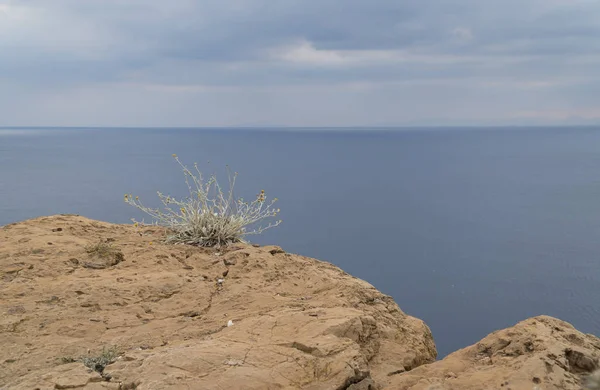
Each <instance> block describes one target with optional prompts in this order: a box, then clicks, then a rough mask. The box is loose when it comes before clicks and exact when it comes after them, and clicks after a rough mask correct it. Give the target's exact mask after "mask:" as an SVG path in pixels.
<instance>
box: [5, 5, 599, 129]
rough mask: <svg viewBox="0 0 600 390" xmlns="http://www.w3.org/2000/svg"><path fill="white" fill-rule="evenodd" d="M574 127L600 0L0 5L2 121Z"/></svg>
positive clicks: (595, 50)
mask: <svg viewBox="0 0 600 390" xmlns="http://www.w3.org/2000/svg"><path fill="white" fill-rule="evenodd" d="M573 124H600V1H597V0H411V1H407V0H404V1H403V0H302V1H301V0H270V1H267V0H227V1H224V0H196V1H191V0H168V1H166V0H160V1H159V0H51V1H50V0H0V126H138V127H146V126H156V127H169V126H184V127H195V126H275V127H276V126H443V125H451V126H461V125H471V126H477V125H487V126H495V125H573Z"/></svg>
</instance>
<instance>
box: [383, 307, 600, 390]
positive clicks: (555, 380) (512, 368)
mask: <svg viewBox="0 0 600 390" xmlns="http://www.w3.org/2000/svg"><path fill="white" fill-rule="evenodd" d="M599 358H600V339H598V338H597V337H596V336H592V335H586V334H583V333H581V332H579V331H577V330H576V329H575V328H573V326H571V325H570V324H568V323H566V322H564V321H561V320H557V319H555V318H552V317H547V316H540V317H534V318H530V319H528V320H525V321H523V322H520V323H518V324H517V325H515V326H514V327H512V328H508V329H504V330H501V331H497V332H494V333H492V334H490V335H489V336H487V337H486V338H484V339H483V340H481V341H480V342H479V343H477V344H475V345H473V346H470V347H467V348H464V349H462V350H460V351H457V352H454V353H453V354H450V355H448V356H447V357H446V358H445V359H443V360H441V361H438V362H435V363H432V364H426V365H423V366H421V367H419V368H416V369H414V370H412V371H410V372H407V373H404V374H399V375H395V376H393V377H392V379H391V381H390V383H389V384H388V386H387V387H386V388H389V389H403V390H404V389H406V390H442V389H444V390H458V389H460V390H482V389H504V390H508V389H512V390H522V389H523V390H533V389H539V390H549V389H561V390H575V389H577V390H580V389H581V388H582V377H584V376H586V375H588V374H590V373H591V372H592V371H593V370H595V369H596V368H597V367H598V361H599Z"/></svg>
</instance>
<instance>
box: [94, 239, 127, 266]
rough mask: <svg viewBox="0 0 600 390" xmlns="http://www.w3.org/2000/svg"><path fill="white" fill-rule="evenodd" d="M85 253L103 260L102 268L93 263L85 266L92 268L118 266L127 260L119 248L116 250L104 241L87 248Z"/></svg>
mask: <svg viewBox="0 0 600 390" xmlns="http://www.w3.org/2000/svg"><path fill="white" fill-rule="evenodd" d="M85 251H86V252H87V254H88V255H90V256H91V257H96V258H99V259H102V260H103V265H102V266H98V265H97V264H96V265H93V264H91V263H86V265H84V266H89V267H91V268H106V267H107V266H113V265H117V264H119V263H120V262H122V261H124V260H125V256H124V255H123V252H121V251H120V250H119V249H117V248H114V247H113V246H112V245H111V244H110V243H108V242H104V241H102V240H100V241H98V243H96V244H93V245H88V246H86V247H85ZM90 264H91V265H90Z"/></svg>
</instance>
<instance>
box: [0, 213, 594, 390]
mask: <svg viewBox="0 0 600 390" xmlns="http://www.w3.org/2000/svg"><path fill="white" fill-rule="evenodd" d="M162 235H163V232H162V231H161V229H160V228H156V227H153V228H147V227H144V228H136V227H134V226H125V225H113V224H108V223H103V222H98V221H93V220H90V219H86V218H83V217H80V216H74V215H69V216H67V215H61V216H53V217H43V218H37V219H34V220H29V221H25V222H21V223H17V224H12V225H8V226H5V227H3V228H1V229H0V313H1V317H0V389H40V390H41V389H88V390H89V389H123V390H124V389H300V388H301V389H350V390H360V389H380V388H387V389H484V388H485V389H487V388H490V389H492V388H493V389H496V388H498V389H509V388H510V389H513V390H514V389H533V388H535V386H537V387H538V388H539V389H576V388H580V384H581V377H582V375H584V374H586V373H589V372H590V371H592V370H593V369H595V368H596V365H597V362H598V359H599V357H600V354H599V352H600V341H599V340H598V339H597V338H596V337H594V336H591V335H584V334H582V333H580V332H578V331H577V330H575V329H574V328H572V327H571V326H570V325H569V324H567V323H564V322H562V321H559V320H555V319H552V318H549V317H538V318H534V319H530V320H527V321H525V322H523V323H520V324H518V325H517V326H515V327H514V328H510V329H507V330H504V331H500V332H496V333H494V334H492V335H490V336H488V337H487V338H486V339H484V340H482V341H481V342H480V343H478V344H476V345H475V346H472V347H469V348H466V349H464V350H461V351H458V352H456V353H454V354H452V355H450V356H448V357H447V358H446V359H444V360H442V361H438V362H434V361H435V358H436V350H435V345H434V342H433V338H432V336H431V332H430V331H429V328H428V327H427V326H426V325H425V324H424V323H423V322H422V321H421V320H418V319H416V318H413V317H410V316H408V315H406V314H404V313H403V312H402V311H401V310H400V308H398V306H397V305H396V303H395V302H394V301H393V300H392V299H391V298H390V297H388V296H386V295H383V294H381V293H380V292H378V291H377V290H376V289H375V288H373V286H371V285H370V284H368V283H366V282H364V281H361V280H359V279H356V278H354V277H352V276H350V275H348V274H346V273H344V272H343V271H341V270H340V269H339V268H336V267H334V266H332V265H331V264H328V263H324V262H321V261H318V260H314V259H310V258H306V257H302V256H297V255H291V254H287V253H285V252H284V251H283V250H282V249H281V248H279V247H276V246H269V247H254V246H251V245H236V246H231V247H228V248H221V249H203V248H197V247H190V246H184V245H165V244H162V243H161V240H160V239H161V237H162Z"/></svg>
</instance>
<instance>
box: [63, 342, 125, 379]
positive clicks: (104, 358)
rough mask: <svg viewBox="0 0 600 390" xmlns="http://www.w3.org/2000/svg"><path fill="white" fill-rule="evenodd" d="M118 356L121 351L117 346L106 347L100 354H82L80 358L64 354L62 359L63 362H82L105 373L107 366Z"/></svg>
mask: <svg viewBox="0 0 600 390" xmlns="http://www.w3.org/2000/svg"><path fill="white" fill-rule="evenodd" d="M118 357H119V352H118V350H117V348H116V347H109V348H107V347H104V348H102V352H101V353H100V354H99V355H95V356H91V355H89V354H88V355H87V356H81V357H79V358H74V357H72V356H63V357H62V358H61V359H60V360H61V362H62V363H63V364H68V363H75V362H81V363H83V364H84V365H85V366H86V367H87V368H89V369H90V370H94V371H96V372H98V373H100V374H101V375H104V369H105V368H106V366H108V365H109V364H111V363H114V362H116V361H117V358H118Z"/></svg>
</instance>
